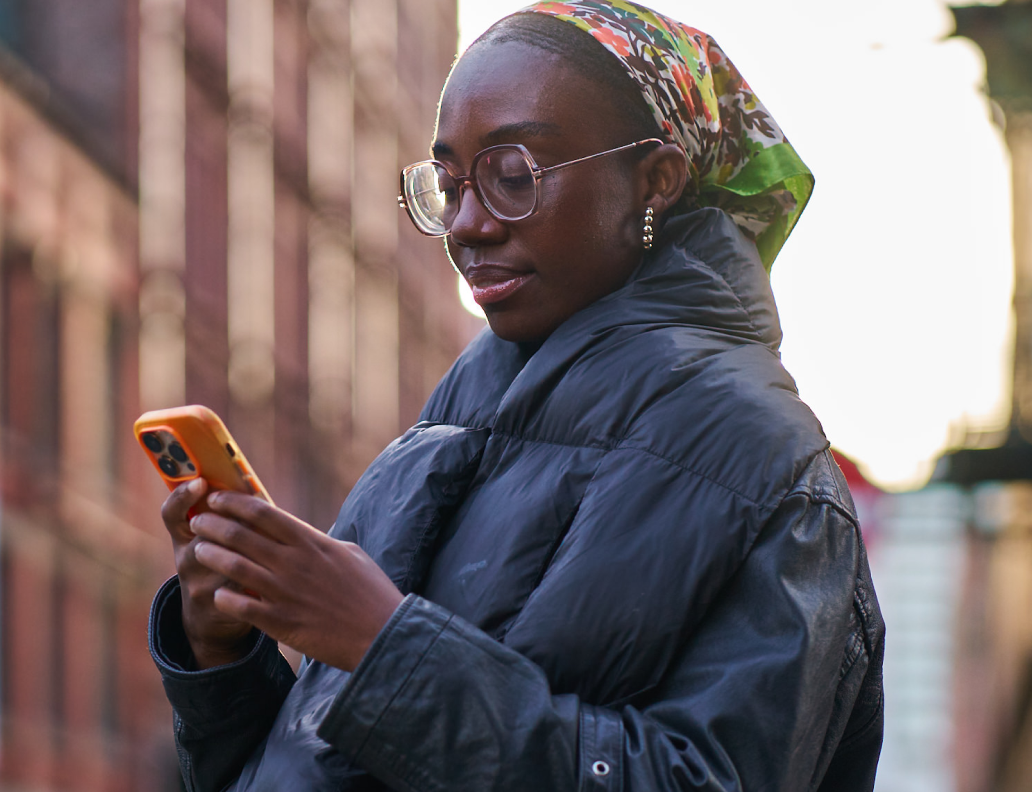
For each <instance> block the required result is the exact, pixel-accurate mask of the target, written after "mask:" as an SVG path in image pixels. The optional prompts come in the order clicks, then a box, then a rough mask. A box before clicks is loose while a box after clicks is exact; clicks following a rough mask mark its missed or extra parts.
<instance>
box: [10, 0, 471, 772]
mask: <svg viewBox="0 0 1032 792" xmlns="http://www.w3.org/2000/svg"><path fill="white" fill-rule="evenodd" d="M455 42H456V8H455V2H454V0H307V1H305V0H90V2H89V3H83V2H81V0H0V45H2V46H0V619H2V621H0V626H2V632H0V679H2V685H0V790H12V791H13V790H17V791H18V792H36V790H77V791H78V790H82V791H83V792H86V791H87V790H105V792H107V791H108V790H148V792H150V791H152V790H161V789H175V788H176V787H177V780H176V773H175V769H174V767H175V765H174V755H173V754H172V753H171V737H170V733H169V732H170V728H169V727H170V719H169V717H170V716H169V712H168V709H167V705H166V704H165V702H164V697H163V695H162V693H161V690H160V685H159V683H158V679H157V674H156V672H155V671H154V669H153V667H152V666H151V663H150V659H149V657H148V656H147V652H146V646H145V622H146V613H147V607H148V604H149V599H150V596H151V594H152V593H153V590H154V588H155V586H156V585H157V584H158V583H159V582H160V580H161V579H162V578H163V576H164V575H166V574H168V573H169V571H170V570H171V553H170V551H169V546H168V540H167V537H166V536H164V530H163V528H162V526H161V524H160V519H159V515H158V505H159V504H160V501H161V499H162V497H163V488H162V487H161V485H160V483H158V482H157V480H156V477H155V476H154V474H153V472H152V471H151V470H150V469H149V465H148V463H147V462H146V460H145V459H144V458H143V455H142V453H141V452H140V451H139V449H138V448H136V447H135V441H134V440H133V438H132V433H131V425H132V421H133V419H134V418H135V417H136V415H138V414H139V412H141V411H142V410H144V409H149V408H154V407H161V406H169V405H173V404H177V403H183V402H200V403H205V404H208V405H209V406H211V407H212V408H214V409H215V410H216V411H218V412H219V413H221V414H222V415H223V416H224V418H226V420H227V422H228V423H229V425H230V428H231V429H232V430H233V432H234V434H235V435H236V436H237V438H238V440H239V441H240V443H241V445H242V446H243V447H244V448H245V449H246V450H247V453H248V456H249V457H250V458H251V461H252V462H253V463H254V465H255V467H256V468H257V470H258V472H259V474H260V475H261V476H262V478H263V480H264V481H265V483H266V485H267V486H268V487H269V489H270V491H271V492H272V495H273V497H274V498H275V499H276V500H277V502H278V503H279V504H280V505H282V506H284V507H286V508H288V509H290V510H292V511H294V512H295V513H296V514H298V515H299V516H301V517H303V518H305V519H307V520H309V521H311V522H313V524H315V525H318V526H320V527H327V526H328V525H329V524H330V522H331V520H332V518H333V516H334V515H335V513H336V510H337V509H338V507H339V505H340V501H341V500H342V498H343V497H344V495H345V494H346V492H347V490H348V488H349V487H350V486H351V484H353V482H354V481H355V479H356V478H357V477H358V475H360V473H361V472H362V470H363V469H364V467H365V465H366V464H367V463H368V462H369V461H370V459H371V458H372V457H373V456H374V455H375V454H376V453H377V452H378V451H379V450H380V448H382V446H383V445H384V444H385V443H386V442H388V441H389V440H390V439H391V438H393V437H394V436H395V435H396V434H398V432H399V431H400V430H402V429H403V428H404V427H406V426H407V425H409V424H410V423H411V422H412V421H413V420H414V418H415V416H416V414H417V412H418V409H419V407H420V405H421V403H422V401H423V400H424V399H425V397H426V395H427V394H428V393H429V390H430V388H432V386H433V384H434V383H435V382H436V380H437V379H438V378H439V377H440V376H441V375H442V374H443V373H444V371H445V370H446V368H447V366H448V365H449V364H450V362H451V360H452V359H454V357H455V355H456V354H457V353H458V351H459V350H460V349H461V348H462V346H463V345H464V344H465V342H466V341H468V339H469V338H470V337H471V336H472V334H473V333H474V332H475V331H476V329H477V328H478V325H479V323H478V322H477V320H474V319H473V318H472V317H469V316H468V315H467V314H465V313H464V312H463V311H462V310H461V309H460V308H459V301H458V295H457V293H456V289H455V279H454V275H453V274H452V272H451V270H450V267H449V265H448V263H447V261H446V259H445V257H444V255H443V249H442V246H441V245H440V244H439V243H434V242H431V241H428V240H425V239H423V238H422V237H420V236H419V235H418V234H417V233H416V232H415V231H414V230H413V229H411V228H410V224H409V223H408V220H407V218H406V217H405V216H404V214H403V213H402V212H399V211H398V209H397V204H396V201H395V195H396V191H397V173H398V170H399V168H400V166H401V165H404V164H407V162H410V161H413V160H416V159H420V158H422V157H424V156H425V152H426V149H427V143H428V142H429V138H430V135H431V133H432V126H433V118H434V111H435V108H436V101H437V96H438V91H439V89H440V86H441V83H442V82H443V79H444V76H445V74H446V72H447V68H448V66H449V64H450V62H451V59H452V57H453V54H454V49H455Z"/></svg>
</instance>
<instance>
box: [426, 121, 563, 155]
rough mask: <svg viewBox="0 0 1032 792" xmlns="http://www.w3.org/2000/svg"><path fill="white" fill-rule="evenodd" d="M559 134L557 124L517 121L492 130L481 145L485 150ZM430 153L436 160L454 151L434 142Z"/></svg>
mask: <svg viewBox="0 0 1032 792" xmlns="http://www.w3.org/2000/svg"><path fill="white" fill-rule="evenodd" d="M560 134H562V129H561V128H560V126H559V125H558V124H553V123H550V122H547V121H518V122H516V123H513V124H505V125H503V126H500V127H498V128H497V129H492V130H491V131H490V132H488V133H487V134H486V135H484V137H483V138H481V144H482V145H483V146H484V147H485V148H486V147H488V146H495V145H498V144H499V143H506V142H511V141H512V140H513V138H529V137H558V136H559V135H560ZM432 152H433V157H434V158H435V159H437V158H440V157H446V156H449V155H451V154H454V153H455V150H454V149H453V148H452V147H451V146H449V145H448V144H447V143H441V142H439V141H435V142H434V145H433V149H432Z"/></svg>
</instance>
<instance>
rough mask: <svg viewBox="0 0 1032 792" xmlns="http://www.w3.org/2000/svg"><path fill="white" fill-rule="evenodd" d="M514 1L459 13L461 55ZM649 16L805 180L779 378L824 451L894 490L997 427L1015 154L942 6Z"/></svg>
mask: <svg viewBox="0 0 1032 792" xmlns="http://www.w3.org/2000/svg"><path fill="white" fill-rule="evenodd" d="M526 5H527V3H526V2H523V0H461V2H460V4H459V13H460V17H459V25H460V27H459V33H460V47H465V46H467V45H468V44H469V43H470V42H472V41H473V40H474V39H475V38H476V37H477V36H478V35H480V33H482V32H483V31H484V30H485V29H486V28H487V27H488V26H489V25H490V24H491V23H492V22H494V21H495V20H497V19H498V18H500V17H501V16H504V15H505V14H507V13H511V12H513V11H516V10H518V9H520V8H522V7H524V6H526ZM648 5H650V7H652V8H654V9H655V10H656V11H659V12H660V13H664V14H667V15H668V16H671V17H673V18H674V19H677V20H679V21H682V22H685V23H687V24H690V25H692V26H694V27H697V28H699V29H701V30H704V31H706V32H707V33H709V34H710V35H712V36H713V37H714V38H715V39H716V40H717V41H718V42H720V44H721V46H722V47H723V48H724V50H725V51H726V52H727V53H728V55H729V56H730V58H731V59H732V60H733V61H734V62H735V64H736V65H737V66H738V68H739V70H740V71H741V72H742V74H743V75H744V76H745V78H746V80H748V81H749V83H750V84H751V86H752V87H753V89H755V91H756V93H757V95H758V96H759V97H760V99H761V100H762V101H763V102H764V103H765V104H766V105H767V107H768V109H769V110H770V111H771V112H772V113H773V115H774V117H775V118H776V119H777V120H778V122H779V123H780V124H781V126H782V128H783V129H784V130H785V132H786V134H787V135H788V137H789V139H790V140H791V141H792V143H793V145H794V146H795V148H796V150H797V151H799V153H800V155H801V156H802V157H803V159H804V160H805V161H806V163H807V164H808V165H809V166H810V169H811V170H812V171H813V172H814V174H815V176H816V180H817V187H816V190H815V191H814V195H813V198H812V200H811V202H810V205H809V207H808V208H807V210H806V212H805V213H804V214H803V217H802V219H801V220H800V222H799V225H798V226H797V227H796V229H795V231H794V232H793V234H792V236H791V238H790V239H789V241H788V243H787V244H786V245H785V247H784V249H783V250H782V252H781V255H780V256H779V257H778V260H777V262H776V263H775V265H774V269H773V273H772V281H773V285H774V291H775V295H776V297H777V301H778V306H779V308H780V311H781V321H782V325H783V328H784V332H785V341H784V344H783V346H782V355H783V358H784V361H785V365H786V366H787V368H788V370H789V371H790V372H791V373H792V374H793V376H795V378H796V381H797V383H798V385H799V390H800V392H801V394H802V397H803V399H805V400H806V402H807V403H808V404H809V405H810V406H811V407H812V408H813V410H814V412H815V413H816V414H817V417H818V418H820V420H821V422H822V424H823V425H824V429H825V431H826V433H827V435H828V437H829V438H830V440H831V442H832V443H833V444H834V445H835V446H836V447H837V448H839V449H841V450H842V451H844V452H845V453H847V454H848V455H850V456H851V457H853V458H854V459H855V460H857V462H858V463H859V464H860V466H861V468H862V469H863V470H864V472H865V473H867V474H868V475H869V477H870V478H872V479H873V480H874V481H876V482H878V483H879V484H882V485H884V486H886V487H890V488H893V489H904V488H911V487H914V486H917V485H919V484H921V483H923V482H924V480H925V479H926V478H927V476H928V474H929V473H930V472H931V467H932V464H933V463H934V460H935V457H936V456H938V454H939V453H940V452H941V451H942V450H943V449H944V448H945V447H946V446H947V445H948V444H949V443H951V442H958V441H959V439H960V438H961V436H962V434H963V432H964V431H965V430H966V429H981V428H1002V427H1003V426H1005V425H1006V423H1007V420H1008V418H1009V417H1010V390H1009V383H1010V375H1011V358H1010V355H1011V334H1012V333H1013V324H1012V318H1011V305H1010V301H1011V293H1012V289H1013V271H1014V259H1013V252H1012V244H1011V220H1010V217H1011V212H1010V176H1009V173H1010V171H1009V161H1008V158H1007V150H1006V147H1005V145H1004V144H1003V141H1002V135H1001V131H1000V129H999V127H998V126H996V125H994V124H993V121H992V117H991V116H992V112H993V110H992V107H991V106H990V102H989V100H988V99H987V97H986V96H985V93H984V83H985V62H984V59H983V56H982V54H981V52H980V51H979V50H978V48H977V47H975V45H974V44H972V43H971V42H970V41H967V40H964V39H956V38H948V36H949V34H950V33H951V32H952V31H953V24H954V23H953V19H952V16H951V15H950V13H949V11H948V9H947V5H946V3H945V2H942V1H941V0H869V1H868V2H863V3H834V2H828V0H784V1H783V2H771V1H770V0H720V1H719V2H717V1H716V0H714V1H713V2H699V1H698V0H696V1H694V2H687V0H655V2H652V3H649V4H648ZM467 304H468V303H467ZM474 306H475V304H474Z"/></svg>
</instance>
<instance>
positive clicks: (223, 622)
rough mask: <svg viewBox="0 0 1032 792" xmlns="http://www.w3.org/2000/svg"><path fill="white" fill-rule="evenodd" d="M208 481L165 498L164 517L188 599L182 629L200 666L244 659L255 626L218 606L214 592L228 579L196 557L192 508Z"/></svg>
mask: <svg viewBox="0 0 1032 792" xmlns="http://www.w3.org/2000/svg"><path fill="white" fill-rule="evenodd" d="M207 487H208V485H207V482H206V481H205V480H204V479H200V478H196V479H193V480H191V481H188V482H185V483H183V484H180V485H179V486H178V487H176V488H175V489H174V490H173V491H172V493H171V494H170V495H169V496H168V498H166V499H165V503H164V504H162V507H161V518H162V519H163V520H164V521H165V528H166V529H168V532H169V535H170V536H171V537H172V547H173V550H174V552H175V560H176V572H177V573H178V575H179V586H180V589H181V591H182V598H183V630H184V632H185V633H186V637H187V640H189V641H190V648H191V649H193V653H194V658H195V659H196V660H197V665H198V667H199V668H212V667H214V666H217V665H225V664H226V663H232V662H234V661H236V660H239V659H240V658H241V657H243V656H244V655H245V654H246V652H247V649H248V646H249V643H250V642H249V640H248V638H249V636H250V634H251V631H252V630H253V629H254V627H253V626H252V625H250V624H248V623H247V622H242V621H237V620H236V619H232V618H230V617H229V616H227V615H226V614H224V613H222V612H221V611H219V610H218V609H217V608H216V607H215V592H216V591H217V590H218V589H219V588H221V587H222V586H224V585H226V583H227V582H228V581H227V580H226V578H225V577H223V576H222V575H219V574H217V573H215V572H212V571H211V570H210V569H208V568H207V567H205V566H203V565H202V564H200V563H199V562H198V561H197V558H196V556H195V555H194V547H195V546H196V544H197V542H198V539H197V536H196V534H194V532H193V531H191V530H190V518H189V516H188V512H189V511H190V509H191V508H193V507H194V506H195V505H196V504H197V503H199V502H200V501H201V500H202V499H204V498H205V497H206V494H207Z"/></svg>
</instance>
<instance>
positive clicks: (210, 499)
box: [208, 491, 222, 506]
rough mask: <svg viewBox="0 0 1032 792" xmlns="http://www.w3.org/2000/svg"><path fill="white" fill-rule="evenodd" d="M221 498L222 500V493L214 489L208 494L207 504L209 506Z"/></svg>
mask: <svg viewBox="0 0 1032 792" xmlns="http://www.w3.org/2000/svg"><path fill="white" fill-rule="evenodd" d="M221 500H222V493H221V492H219V491H215V492H213V493H211V495H209V496H208V505H209V506H210V505H214V504H216V503H218V502H219V501H221Z"/></svg>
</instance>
